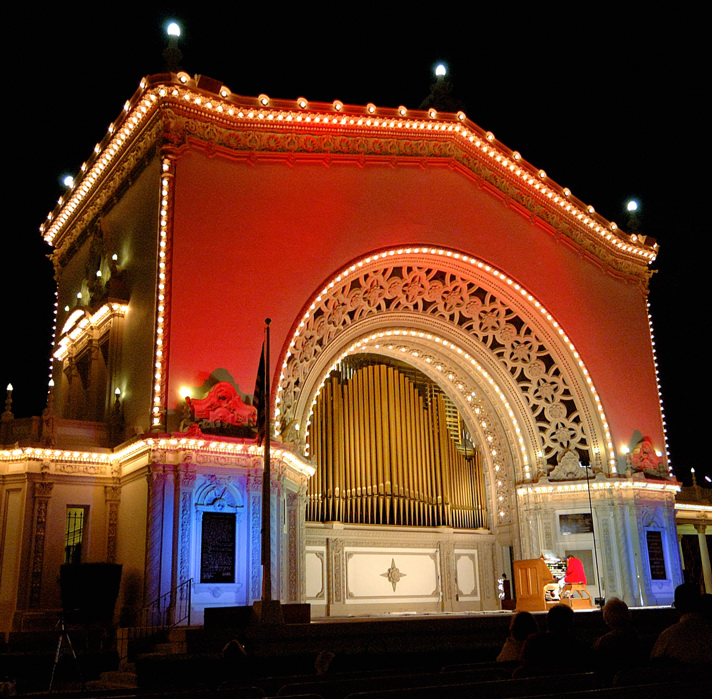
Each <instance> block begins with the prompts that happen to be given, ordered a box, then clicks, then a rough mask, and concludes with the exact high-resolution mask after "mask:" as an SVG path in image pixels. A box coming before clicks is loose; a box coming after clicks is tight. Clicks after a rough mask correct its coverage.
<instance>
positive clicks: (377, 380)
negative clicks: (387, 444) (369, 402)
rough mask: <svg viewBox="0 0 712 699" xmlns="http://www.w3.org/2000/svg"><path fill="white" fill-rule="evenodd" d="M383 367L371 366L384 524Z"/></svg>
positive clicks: (380, 502) (379, 518)
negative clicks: (381, 369)
mask: <svg viewBox="0 0 712 699" xmlns="http://www.w3.org/2000/svg"><path fill="white" fill-rule="evenodd" d="M380 368H381V365H377V366H371V367H369V369H370V370H371V388H372V390H373V406H374V408H375V413H376V416H375V421H374V426H375V428H376V430H375V432H376V434H375V440H374V447H375V455H376V458H375V461H376V474H377V479H378V481H377V482H378V521H379V523H381V524H382V523H383V522H384V521H385V517H384V511H383V510H384V504H385V503H384V500H385V493H386V490H385V480H386V479H385V478H384V468H383V467H384V464H383V439H384V434H383V404H382V402H381V376H380V371H379V369H380Z"/></svg>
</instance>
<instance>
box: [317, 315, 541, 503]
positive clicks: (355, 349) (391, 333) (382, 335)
mask: <svg viewBox="0 0 712 699" xmlns="http://www.w3.org/2000/svg"><path fill="white" fill-rule="evenodd" d="M391 337H393V338H403V339H404V340H408V339H409V338H410V339H416V340H427V341H429V342H435V343H436V344H441V345H442V346H443V347H444V348H445V349H449V350H454V351H455V352H456V353H457V354H459V355H461V356H462V357H463V358H464V359H465V360H466V361H467V362H468V363H469V365H470V366H471V367H472V368H473V369H474V370H475V371H476V372H478V373H479V374H480V375H481V376H482V377H483V378H484V379H485V380H486V381H487V382H488V383H489V384H490V385H491V386H492V388H493V389H494V391H495V393H496V394H497V397H498V398H499V400H500V402H501V404H502V407H503V408H504V410H505V411H506V412H507V415H508V417H509V424H510V425H511V426H512V427H513V428H514V431H515V433H516V435H517V438H518V448H519V450H520V458H521V462H522V465H523V468H524V478H525V479H526V480H528V479H530V478H531V470H530V465H529V457H528V455H527V450H526V445H525V443H524V438H523V437H522V434H521V429H520V428H519V423H518V421H517V418H516V415H515V413H514V410H513V408H512V406H511V405H510V403H509V401H508V400H507V397H506V396H505V394H504V392H503V391H502V390H501V388H500V387H499V385H498V384H497V383H496V382H495V381H494V380H493V379H492V377H491V376H490V375H489V374H488V373H487V371H486V370H485V369H484V368H483V367H482V366H481V365H480V364H479V363H478V362H477V361H476V360H475V359H474V358H472V357H471V356H470V355H469V354H468V353H467V352H466V351H465V350H464V349H463V348H461V347H459V346H458V345H457V344H456V343H454V342H450V341H449V340H446V339H444V338H441V337H439V336H437V335H435V334H433V333H428V332H425V331H419V330H413V329H409V328H391V329H389V330H382V331H377V332H374V333H372V334H370V335H368V336H364V337H362V338H360V339H359V340H356V341H355V342H354V343H352V344H351V346H350V347H349V348H348V349H346V350H345V351H344V352H343V353H342V354H341V356H340V357H339V358H338V359H337V360H336V361H335V362H334V363H333V364H332V365H331V366H330V367H329V368H328V369H326V370H325V371H324V372H323V374H322V376H321V383H320V384H319V387H318V388H317V389H316V391H315V392H314V395H313V397H312V403H311V407H310V408H309V418H308V419H307V429H306V432H305V435H304V436H305V439H306V438H308V437H309V426H310V425H311V418H312V415H313V411H314V406H315V405H316V402H317V398H318V396H319V394H320V393H321V390H322V388H324V385H325V384H326V381H327V380H328V378H329V375H330V374H331V372H332V371H334V370H336V369H338V367H339V365H340V364H341V361H342V360H343V359H345V358H346V357H348V356H349V355H351V354H356V353H359V352H361V353H363V352H368V351H369V350H370V349H371V348H373V349H376V350H379V349H381V342H382V341H383V340H384V339H388V338H391ZM385 347H387V348H388V349H389V350H391V351H393V350H394V346H393V345H392V344H386V345H385ZM405 351H406V352H410V354H411V355H412V356H413V357H416V356H417V355H418V351H417V350H415V349H410V350H408V349H405ZM429 360H430V357H427V358H426V359H425V361H426V362H428V361H429ZM436 369H438V370H440V371H442V369H443V368H442V366H441V365H438V366H437V367H436ZM447 378H448V379H449V381H450V389H451V391H452V392H453V393H459V394H460V396H461V398H464V400H465V401H466V402H468V403H471V402H472V398H473V397H474V395H475V394H474V392H468V390H467V389H466V387H465V386H464V384H462V383H461V382H460V381H459V380H458V379H457V377H456V376H455V374H454V373H452V372H449V373H448V374H447ZM480 426H481V427H482V429H483V430H487V422H486V421H484V420H483V421H481V423H480ZM493 441H494V437H493V435H492V433H491V432H489V433H486V434H485V442H488V443H491V442H493ZM489 454H490V457H491V460H490V463H491V465H492V468H493V469H494V471H495V472H499V471H501V470H502V469H503V468H504V466H505V464H504V462H503V461H502V459H501V458H498V456H499V455H498V452H497V450H496V449H495V448H492V447H490V448H489ZM306 455H307V456H308V444H307V445H306ZM503 493H504V495H503ZM495 494H496V495H497V496H498V499H499V500H500V501H503V500H504V497H505V495H506V491H505V490H503V483H502V481H501V480H498V481H497V487H496V488H495ZM500 516H504V513H500Z"/></svg>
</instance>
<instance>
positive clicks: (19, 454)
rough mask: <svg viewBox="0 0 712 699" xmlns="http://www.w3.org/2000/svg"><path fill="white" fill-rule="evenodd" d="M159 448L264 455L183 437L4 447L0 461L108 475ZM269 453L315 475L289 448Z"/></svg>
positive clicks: (231, 444)
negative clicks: (106, 444) (100, 447)
mask: <svg viewBox="0 0 712 699" xmlns="http://www.w3.org/2000/svg"><path fill="white" fill-rule="evenodd" d="M156 448H158V449H162V450H165V451H176V452H178V451H185V450H186V449H193V450H196V451H201V452H203V453H206V454H211V455H220V454H222V455H230V456H252V457H259V458H260V459H261V458H262V457H263V456H264V450H263V447H261V446H257V445H256V444H253V443H249V444H246V443H240V442H232V441H222V440H219V439H207V438H206V439H195V438H187V437H180V438H158V439H139V440H137V441H135V442H132V443H131V444H129V445H128V446H126V447H124V448H123V449H120V450H119V451H116V452H113V453H110V452H94V451H68V450H66V449H44V448H35V447H25V448H18V449H4V450H1V451H0V462H3V461H4V462H18V461H40V462H47V461H49V462H53V463H57V464H93V465H94V466H99V467H106V469H107V470H106V475H107V476H108V475H110V467H111V466H113V465H115V464H117V463H121V462H126V461H128V460H129V459H134V458H136V457H137V456H140V455H142V454H146V453H147V452H149V451H150V450H151V449H156ZM270 454H271V456H272V458H273V459H276V460H277V461H282V462H284V463H285V464H286V465H287V466H289V467H291V468H292V469H294V470H295V471H297V472H299V473H301V474H303V475H305V476H307V477H311V476H313V475H314V472H315V469H314V467H313V466H312V465H311V464H310V463H308V462H307V461H305V460H304V459H302V458H301V457H300V456H299V455H298V454H295V453H294V452H292V451H289V450H288V449H284V448H280V447H274V446H273V447H272V448H271V451H270Z"/></svg>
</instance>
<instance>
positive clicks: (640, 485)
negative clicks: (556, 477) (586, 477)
mask: <svg viewBox="0 0 712 699" xmlns="http://www.w3.org/2000/svg"><path fill="white" fill-rule="evenodd" d="M589 486H590V488H591V490H608V489H610V488H613V489H615V490H644V491H656V492H665V493H679V492H680V485H679V484H676V483H668V482H664V481H637V480H629V479H626V480H619V479H615V480H614V479H610V480H609V479H606V480H604V481H594V480H591V481H589V483H585V482H584V483H580V482H576V483H557V484H556V485H554V484H551V485H522V486H520V487H518V488H517V495H519V496H523V495H527V494H528V493H535V494H537V495H550V494H552V493H554V494H561V493H583V492H587V491H588V488H589ZM677 508H678V505H675V509H677ZM711 509H712V508H711Z"/></svg>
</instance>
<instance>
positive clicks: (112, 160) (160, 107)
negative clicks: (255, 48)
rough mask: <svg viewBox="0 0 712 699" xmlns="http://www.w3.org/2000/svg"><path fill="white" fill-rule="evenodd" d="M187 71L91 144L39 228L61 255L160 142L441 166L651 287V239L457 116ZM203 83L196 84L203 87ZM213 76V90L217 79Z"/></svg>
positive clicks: (230, 151)
mask: <svg viewBox="0 0 712 699" xmlns="http://www.w3.org/2000/svg"><path fill="white" fill-rule="evenodd" d="M204 82H205V81H204V80H203V79H202V78H200V77H197V78H196V79H192V78H190V77H189V76H187V75H186V74H184V73H183V74H178V75H161V76H154V77H152V78H151V77H149V78H146V79H144V80H143V81H142V83H141V88H140V89H139V90H138V91H137V93H136V94H135V95H134V97H133V98H132V100H130V101H129V102H127V104H126V106H125V108H124V112H123V114H122V118H121V119H119V120H117V122H116V123H115V124H113V125H112V126H111V127H110V132H109V133H108V134H107V136H106V137H105V138H104V140H103V141H102V143H100V144H98V145H97V147H96V149H95V154H94V156H93V158H92V159H91V161H89V162H88V163H87V164H86V165H85V166H84V174H83V175H82V176H81V177H79V178H77V182H76V184H75V185H74V188H73V189H72V190H71V191H70V192H68V194H67V195H66V197H64V198H63V199H62V200H60V203H59V205H58V207H57V208H56V209H55V211H54V212H52V213H51V214H50V215H49V216H48V220H47V221H46V222H45V224H43V226H42V228H41V231H42V234H43V237H44V238H45V240H46V241H47V242H48V243H50V244H54V245H55V248H56V249H55V253H54V257H55V259H57V258H58V256H61V255H62V253H63V252H64V251H66V250H67V249H68V246H70V245H71V243H72V242H74V241H75V240H76V239H77V238H78V237H79V235H80V234H81V232H82V231H83V230H84V229H85V228H86V227H87V226H88V224H89V223H91V221H92V220H94V219H95V218H96V216H98V215H99V213H100V212H101V211H102V210H103V209H104V207H106V206H107V204H109V203H110V200H111V198H112V197H113V196H115V195H116V193H117V192H118V191H119V190H120V188H121V187H122V186H123V183H124V181H125V180H126V179H127V178H128V177H129V176H130V175H131V173H134V172H135V171H136V169H137V167H139V168H140V167H141V166H142V165H143V166H145V163H146V162H147V160H148V159H149V158H150V156H151V155H152V153H153V152H154V149H155V148H156V147H159V148H161V149H162V150H164V151H167V152H168V151H173V153H174V154H175V156H177V157H179V155H180V153H181V151H182V150H183V149H185V148H186V146H188V147H197V148H201V149H203V150H205V151H207V152H209V153H210V154H211V155H214V154H218V153H220V154H222V155H226V156H228V157H239V158H250V159H252V160H254V161H259V160H260V159H274V158H280V159H283V160H285V162H288V163H290V164H293V163H295V162H299V161H302V160H312V161H313V160H315V159H316V160H318V161H320V162H324V163H325V164H327V165H328V164H329V163H331V162H336V161H340V162H353V163H354V164H356V165H358V166H370V165H388V166H392V167H400V166H408V165H416V166H419V167H431V166H446V167H449V168H451V169H453V170H457V171H458V172H460V173H462V174H463V175H465V176H467V177H470V178H472V179H473V180H475V181H476V182H478V184H480V185H481V186H482V187H483V188H484V189H486V190H487V191H489V192H490V193H491V194H493V195H494V196H497V197H498V198H500V199H501V200H502V202H503V203H504V204H505V205H506V206H510V207H513V208H515V210H517V211H519V213H521V214H522V215H524V216H526V217H527V218H529V219H530V220H532V222H534V223H536V224H539V225H541V226H542V227H543V228H545V229H547V230H549V231H550V232H551V233H552V234H555V235H561V236H562V237H563V238H564V239H566V240H568V241H570V242H571V243H572V244H573V245H575V246H576V247H577V248H578V249H579V250H581V251H582V253H584V254H585V255H586V256H587V257H588V258H589V259H590V260H591V261H592V262H598V263H599V264H602V265H603V266H604V267H605V268H606V269H607V270H609V271H610V272H611V273H613V274H615V275H617V276H622V277H624V278H627V279H629V280H630V281H632V282H634V283H638V284H639V285H640V286H641V288H642V289H643V290H646V289H647V285H648V281H649V279H650V276H651V274H652V272H651V271H650V269H649V268H648V265H649V264H650V263H651V262H653V261H654V259H655V257H656V255H657V244H655V243H654V242H653V243H652V244H651V243H650V242H649V241H648V242H646V239H645V237H644V236H637V235H635V234H631V235H628V234H626V233H623V232H622V231H620V229H618V227H617V226H616V224H614V223H612V222H610V221H607V220H606V219H604V218H603V217H601V216H599V215H598V214H596V213H595V211H594V210H593V207H590V206H586V205H585V204H584V203H583V202H581V201H579V200H578V199H576V198H575V197H574V196H573V195H572V194H571V192H570V191H569V190H568V189H567V188H563V187H560V186H559V185H558V184H556V183H555V182H553V181H552V180H551V179H550V178H548V177H547V175H546V173H545V172H544V171H543V170H537V169H535V168H534V167H533V166H532V165H531V164H529V163H527V162H526V161H525V160H524V159H523V158H521V156H520V155H519V154H518V153H517V152H516V151H511V150H510V149H508V148H507V147H506V146H504V145H503V144H501V143H499V142H498V141H497V140H496V139H495V138H494V136H493V135H492V134H491V133H490V132H485V131H483V130H482V129H481V128H480V127H478V126H477V125H476V124H474V123H472V122H470V121H469V120H468V119H467V118H466V117H465V115H464V114H462V113H458V114H457V115H452V114H444V115H439V114H436V113H435V112H433V111H432V110H431V111H430V112H413V111H410V110H406V109H405V108H402V107H401V108H399V109H397V110H395V109H380V108H378V109H377V108H375V107H374V106H373V105H367V106H366V107H351V106H348V107H346V106H344V105H343V104H341V103H340V102H334V103H333V104H313V105H312V104H308V103H307V102H306V101H305V100H301V98H300V100H297V101H296V102H291V101H286V100H282V101H276V100H270V99H269V98H267V97H266V96H264V95H261V96H260V97H258V98H247V97H242V96H237V95H233V94H232V93H230V92H229V90H226V89H225V88H224V86H221V85H219V84H217V83H216V84H215V85H213V84H212V83H213V82H214V81H210V82H211V85H210V86H211V88H212V89H214V90H215V91H209V90H206V89H203V88H202V84H203V83H204ZM199 85H201V87H199ZM216 85H217V88H216Z"/></svg>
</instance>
